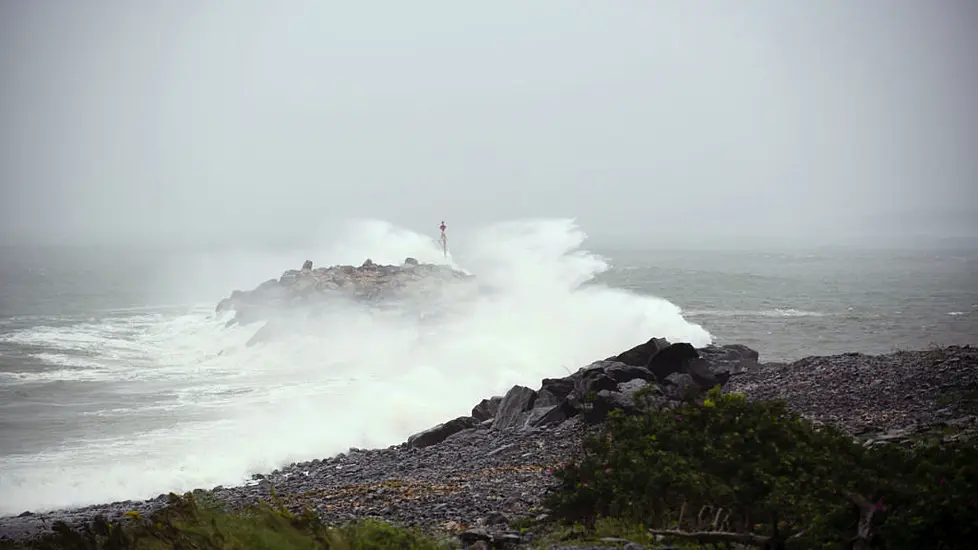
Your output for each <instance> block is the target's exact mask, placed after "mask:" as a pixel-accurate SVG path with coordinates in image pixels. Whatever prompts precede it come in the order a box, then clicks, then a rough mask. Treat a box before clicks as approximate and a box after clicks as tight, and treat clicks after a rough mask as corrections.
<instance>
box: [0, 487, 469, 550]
mask: <svg viewBox="0 0 978 550" xmlns="http://www.w3.org/2000/svg"><path fill="white" fill-rule="evenodd" d="M449 547H450V546H448V544H447V543H446V542H444V541H436V540H435V539H433V538H430V537H428V536H426V535H424V534H422V533H420V532H418V531H415V530H412V529H405V528H401V527H397V526H394V525H391V524H389V523H385V522H381V521H374V520H367V521H360V522H355V523H350V524H347V525H344V526H340V527H329V526H326V525H324V524H323V523H322V522H320V520H319V518H318V517H317V516H316V515H315V514H314V513H312V512H309V511H307V512H306V513H304V514H300V515H296V514H292V513H290V512H289V511H288V510H286V509H285V508H284V507H282V506H280V505H279V506H272V505H269V504H263V505H256V506H253V507H251V508H249V509H247V510H244V511H241V512H228V511H225V510H224V509H222V507H221V506H220V505H219V504H217V503H214V502H208V503H201V502H198V501H197V499H195V498H194V496H193V495H192V494H189V493H188V494H186V495H184V496H182V497H181V496H177V495H172V494H171V495H170V503H169V505H168V506H166V507H165V508H163V509H161V510H159V511H158V512H156V513H154V514H152V515H151V516H150V517H148V518H144V517H142V516H140V515H139V514H138V513H136V512H132V513H129V514H126V517H125V518H123V519H121V520H119V521H116V522H107V521H105V519H104V518H96V519H95V520H94V521H93V522H92V523H91V524H89V525H85V526H84V527H82V528H80V529H71V528H69V527H68V526H67V525H65V524H63V523H58V524H55V525H54V533H52V534H49V535H47V536H45V537H44V538H42V539H40V540H36V541H32V542H29V543H22V542H4V543H0V549H2V550H28V549H30V550H164V549H184V550H191V549H193V550H245V549H247V550H387V549H403V550H440V549H443V548H449Z"/></svg>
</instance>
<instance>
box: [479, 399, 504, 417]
mask: <svg viewBox="0 0 978 550" xmlns="http://www.w3.org/2000/svg"><path fill="white" fill-rule="evenodd" d="M502 400H503V398H502V397H501V396H498V395H496V396H493V397H490V398H489V399H483V400H482V401H479V404H477V405H476V406H474V407H472V418H475V419H476V420H478V421H479V422H485V421H486V420H489V419H490V418H495V417H496V411H498V410H499V403H500V402H502Z"/></svg>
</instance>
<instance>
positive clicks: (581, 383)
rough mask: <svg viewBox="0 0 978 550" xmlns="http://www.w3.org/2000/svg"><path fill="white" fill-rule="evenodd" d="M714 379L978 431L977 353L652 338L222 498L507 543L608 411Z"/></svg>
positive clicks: (106, 508)
mask: <svg viewBox="0 0 978 550" xmlns="http://www.w3.org/2000/svg"><path fill="white" fill-rule="evenodd" d="M711 384H719V385H721V386H722V387H723V389H724V391H728V392H731V391H735V392H742V393H744V394H745V395H746V396H747V397H748V399H770V398H779V399H784V400H785V401H786V402H787V404H788V406H789V407H790V408H792V409H794V410H796V411H798V412H799V413H801V414H803V415H805V416H807V417H809V418H811V419H813V420H815V421H820V422H832V423H836V424H840V425H842V426H843V427H845V428H846V429H848V430H849V431H850V433H852V434H853V435H854V436H857V437H861V438H863V439H866V440H867V444H877V443H879V442H884V441H900V440H902V439H906V438H908V437H912V436H913V435H914V434H919V433H923V432H927V431H928V430H930V431H932V432H934V433H937V434H938V435H939V434H940V433H941V427H942V426H955V427H957V428H961V427H965V428H967V427H969V426H970V427H971V429H978V348H973V347H970V346H950V347H947V348H940V349H935V350H926V351H906V352H898V353H892V354H885V355H864V354H858V353H849V354H842V355H834V356H824V357H807V358H804V359H801V360H799V361H795V362H793V363H790V364H770V365H766V364H764V363H761V362H760V355H759V354H758V352H757V351H755V350H752V349H750V348H748V347H746V346H742V345H724V346H716V345H711V346H707V347H705V348H693V346H691V345H689V344H687V343H683V342H678V343H669V342H666V341H665V340H662V339H658V338H653V339H650V340H649V341H647V342H645V343H643V344H640V345H639V346H636V347H635V348H632V349H630V350H627V351H624V352H622V353H620V354H618V355H616V356H612V357H609V358H607V359H605V360H599V361H595V362H593V363H591V364H589V365H585V366H583V367H581V368H580V369H578V370H577V371H576V372H574V373H572V374H570V375H567V376H564V377H562V378H545V379H543V380H541V382H540V385H539V387H538V388H536V389H534V388H531V387H526V386H519V385H517V386H513V387H512V388H511V389H510V390H509V391H507V392H506V393H505V394H504V395H497V396H490V397H486V398H485V399H483V400H482V401H480V402H479V403H476V404H475V405H474V407H473V408H472V411H471V414H470V415H468V416H462V417H458V418H455V419H451V420H448V421H446V422H444V423H443V424H439V425H437V426H434V427H432V428H429V429H428V430H424V431H422V432H419V433H417V434H414V435H412V436H411V437H409V438H408V439H407V441H405V442H404V443H401V444H399V445H394V446H391V447H388V448H386V449H372V450H358V449H351V450H350V451H349V452H348V453H342V454H339V455H337V456H334V457H331V458H328V459H324V460H319V459H317V460H312V461H308V462H302V463H295V464H291V465H289V466H286V467H283V468H281V469H279V470H275V471H274V472H271V473H269V474H265V475H256V476H255V480H254V481H253V482H252V483H249V484H246V485H243V486H239V487H217V488H215V489H213V490H212V491H211V494H212V495H213V497H215V498H218V499H220V500H223V501H224V502H226V503H227V504H228V505H229V506H230V507H231V508H232V509H235V508H242V507H244V506H247V505H248V504H250V503H254V502H257V501H260V500H263V499H269V498H270V497H271V494H272V491H273V490H274V492H275V494H276V495H277V496H278V498H280V499H281V500H282V502H284V503H285V504H286V505H287V506H288V507H289V508H290V509H293V510H294V511H299V510H301V509H302V508H304V507H306V506H308V507H310V508H312V509H313V510H315V511H316V512H317V513H318V514H319V515H320V516H321V517H322V518H323V519H324V521H326V522H330V523H338V522H343V521H346V520H350V519H355V518H378V519H385V520H390V521H394V522H397V523H401V524H405V525H412V526H419V527H423V528H425V529H430V530H433V531H438V532H443V533H455V534H459V533H463V532H469V535H467V536H470V538H473V537H474V538H473V540H475V538H479V537H482V539H483V540H486V539H485V538H484V537H483V534H485V536H488V537H490V538H492V539H493V540H496V539H497V538H498V537H501V536H503V535H506V536H510V535H512V532H510V531H508V530H507V529H506V521H512V520H518V519H520V518H532V517H536V516H537V515H539V514H541V513H543V512H544V511H543V510H541V509H540V502H541V499H542V498H543V495H544V493H545V491H546V490H547V489H548V488H549V487H550V486H551V485H552V483H553V480H552V477H551V476H550V475H549V473H548V469H549V468H552V467H554V466H557V465H559V464H561V463H564V462H566V461H567V460H572V459H574V458H576V457H577V456H578V453H579V452H580V442H581V441H582V439H583V438H584V437H585V436H586V435H587V434H588V433H590V432H591V431H592V430H595V429H598V428H599V427H600V424H601V422H602V421H603V420H604V419H605V418H606V417H607V414H608V413H609V412H610V411H612V410H615V409H621V410H624V411H625V412H632V413H635V412H640V411H642V410H645V409H647V408H649V407H655V408H662V407H671V406H673V405H675V404H676V403H677V402H678V401H677V400H678V399H680V398H681V397H683V396H684V395H689V394H691V393H692V394H694V395H695V394H697V393H699V392H702V391H704V390H706V389H708V387H709V386H710V385H711ZM165 503H166V498H165V497H164V496H162V495H161V496H160V497H158V498H156V499H152V500H149V501H144V502H131V501H129V502H124V503H114V504H107V505H98V506H90V507H86V508H81V509H77V510H61V511H54V512H46V513H38V514H30V515H21V516H16V517H5V518H0V538H4V537H6V538H21V539H23V538H31V537H34V536H36V535H38V534H40V533H42V532H45V531H48V530H50V527H51V525H52V523H53V522H54V521H57V520H63V521H66V522H67V523H68V524H69V525H79V524H81V523H83V522H86V521H90V520H91V519H92V518H93V517H94V516H95V515H96V514H100V513H101V514H104V515H105V516H106V517H107V518H108V519H110V520H111V519H115V518H118V517H121V516H122V515H123V514H124V513H125V512H128V511H133V510H136V511H140V512H141V513H143V514H144V515H145V514H147V513H150V512H151V511H153V510H154V509H157V508H159V507H161V506H163V505H164V504H165ZM500 518H506V521H503V520H500ZM473 529H475V530H476V531H472V530H473ZM517 535H518V533H517ZM494 537H495V538H494ZM511 539H512V537H510V539H507V540H510V542H514V543H515V541H514V540H511ZM499 540H502V539H499ZM516 540H519V537H518V536H517V539H516ZM524 542H525V541H524Z"/></svg>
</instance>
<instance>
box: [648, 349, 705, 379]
mask: <svg viewBox="0 0 978 550" xmlns="http://www.w3.org/2000/svg"><path fill="white" fill-rule="evenodd" d="M698 357H699V353H697V351H696V348H694V347H693V345H692V344H688V343H686V342H679V343H677V344H672V345H670V346H668V347H666V348H665V349H663V350H660V351H659V353H657V354H655V355H653V356H652V358H651V359H649V363H648V365H646V368H647V369H648V370H649V371H651V372H652V374H653V375H655V378H656V380H658V381H659V382H663V381H665V379H666V378H667V377H668V376H669V375H670V374H673V373H677V372H684V371H685V370H686V367H687V364H688V363H689V361H691V360H692V359H696V358H698Z"/></svg>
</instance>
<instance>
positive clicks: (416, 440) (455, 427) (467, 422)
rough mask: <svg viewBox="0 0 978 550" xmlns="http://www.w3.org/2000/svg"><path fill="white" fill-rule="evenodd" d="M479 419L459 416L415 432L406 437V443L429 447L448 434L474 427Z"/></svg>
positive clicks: (442, 439) (445, 437)
mask: <svg viewBox="0 0 978 550" xmlns="http://www.w3.org/2000/svg"><path fill="white" fill-rule="evenodd" d="M478 423H479V421H478V420H476V419H475V418H472V417H471V416H460V417H458V418H455V419H452V420H449V421H448V422H445V423H444V424H439V425H437V426H435V427H434V428H429V429H427V430H425V431H423V432H420V433H416V434H414V435H412V436H411V437H409V438H408V440H407V444H408V445H410V446H411V447H429V446H431V445H437V444H438V443H441V442H442V441H445V439H447V438H448V437H449V436H451V435H454V434H456V433H458V432H460V431H462V430H467V429H469V428H474V427H475V426H476V424H478Z"/></svg>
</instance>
